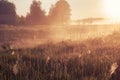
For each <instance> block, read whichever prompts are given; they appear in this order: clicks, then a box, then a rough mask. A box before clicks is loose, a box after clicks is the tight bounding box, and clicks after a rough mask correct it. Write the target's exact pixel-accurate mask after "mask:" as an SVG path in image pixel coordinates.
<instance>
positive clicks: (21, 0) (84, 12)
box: [9, 0, 104, 19]
mask: <svg viewBox="0 0 120 80" xmlns="http://www.w3.org/2000/svg"><path fill="white" fill-rule="evenodd" d="M9 1H12V2H13V3H15V4H16V8H17V13H18V14H19V15H26V13H27V12H29V7H30V4H31V2H32V0H9ZM40 1H41V2H42V8H43V9H45V10H46V11H47V12H48V10H49V8H50V6H51V4H54V3H55V2H56V1H57V0H40ZM67 1H68V2H69V4H70V6H71V9H72V12H71V14H72V16H71V18H72V19H80V18H86V17H101V16H104V11H103V2H102V1H103V0H67Z"/></svg>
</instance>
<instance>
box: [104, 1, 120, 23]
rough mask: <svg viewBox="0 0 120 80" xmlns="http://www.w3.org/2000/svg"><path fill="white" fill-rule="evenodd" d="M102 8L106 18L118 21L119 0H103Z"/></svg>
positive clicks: (119, 15) (119, 13) (119, 19)
mask: <svg viewBox="0 0 120 80" xmlns="http://www.w3.org/2000/svg"><path fill="white" fill-rule="evenodd" d="M103 4H104V5H103V6H104V10H105V13H106V16H107V17H108V18H111V19H112V20H114V21H120V10H119V8H120V0H103Z"/></svg>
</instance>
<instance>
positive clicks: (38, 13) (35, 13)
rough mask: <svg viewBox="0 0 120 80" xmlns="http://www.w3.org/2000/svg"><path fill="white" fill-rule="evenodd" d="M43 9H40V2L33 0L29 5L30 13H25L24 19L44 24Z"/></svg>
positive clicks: (32, 22)
mask: <svg viewBox="0 0 120 80" xmlns="http://www.w3.org/2000/svg"><path fill="white" fill-rule="evenodd" d="M45 18H46V16H45V11H44V10H42V9H41V2H40V1H36V0H33V2H32V4H31V6H30V13H29V14H28V15H27V17H26V20H27V21H28V23H31V24H33V25H34V24H45Z"/></svg>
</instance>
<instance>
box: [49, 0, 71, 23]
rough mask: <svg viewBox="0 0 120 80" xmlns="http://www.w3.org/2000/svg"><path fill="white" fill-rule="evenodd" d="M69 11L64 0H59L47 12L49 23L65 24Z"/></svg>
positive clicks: (68, 18) (67, 20) (68, 6)
mask: <svg viewBox="0 0 120 80" xmlns="http://www.w3.org/2000/svg"><path fill="white" fill-rule="evenodd" d="M70 15H71V9H70V5H69V4H68V2H67V1H66V0H59V1H57V3H56V4H55V5H52V7H51V9H50V11H49V16H48V17H49V21H51V23H55V24H67V23H68V22H69V20H70Z"/></svg>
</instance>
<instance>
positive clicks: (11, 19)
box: [0, 0, 17, 24]
mask: <svg viewBox="0 0 120 80" xmlns="http://www.w3.org/2000/svg"><path fill="white" fill-rule="evenodd" d="M15 9H16V8H15V5H14V4H13V3H10V2H8V1H7V0H1V1H0V24H16V20H17V15H16V11H15Z"/></svg>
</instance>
